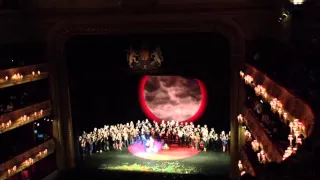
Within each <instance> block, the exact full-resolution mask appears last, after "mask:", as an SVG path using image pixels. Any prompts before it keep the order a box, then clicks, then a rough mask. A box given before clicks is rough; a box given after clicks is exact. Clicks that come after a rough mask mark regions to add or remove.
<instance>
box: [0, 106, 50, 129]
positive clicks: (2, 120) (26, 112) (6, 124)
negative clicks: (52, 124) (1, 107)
mask: <svg viewBox="0 0 320 180" xmlns="http://www.w3.org/2000/svg"><path fill="white" fill-rule="evenodd" d="M50 115H51V101H45V102H42V103H39V104H35V105H32V106H28V107H26V108H23V109H19V110H16V111H13V112H10V113H7V114H4V115H2V116H0V134H2V133H5V132H7V131H10V130H12V129H15V128H18V127H20V126H23V125H25V124H28V123H31V122H33V121H36V120H38V119H41V118H44V117H46V116H50Z"/></svg>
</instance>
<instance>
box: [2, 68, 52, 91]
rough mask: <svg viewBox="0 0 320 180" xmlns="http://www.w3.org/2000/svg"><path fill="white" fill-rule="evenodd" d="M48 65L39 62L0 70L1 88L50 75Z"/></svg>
mask: <svg viewBox="0 0 320 180" xmlns="http://www.w3.org/2000/svg"><path fill="white" fill-rule="evenodd" d="M48 74H49V73H48V65H47V64H37V65H32V66H24V67H19V68H12V69H7V70H1V71H0V88H6V87H10V86H15V85H19V84H24V83H28V82H33V81H38V80H41V79H45V78H47V77H48Z"/></svg>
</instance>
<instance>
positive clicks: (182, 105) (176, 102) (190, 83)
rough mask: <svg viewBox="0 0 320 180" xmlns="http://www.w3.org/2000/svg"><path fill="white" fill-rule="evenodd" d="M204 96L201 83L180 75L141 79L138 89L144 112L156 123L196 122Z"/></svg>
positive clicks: (202, 105) (204, 101) (204, 102)
mask: <svg viewBox="0 0 320 180" xmlns="http://www.w3.org/2000/svg"><path fill="white" fill-rule="evenodd" d="M206 95H207V94H206V90H205V87H204V85H203V83H202V82H201V81H200V80H196V79H186V78H183V77H181V76H144V77H143V78H142V80H141V84H140V89H139V96H140V104H141V107H142V109H143V111H144V113H145V114H146V116H147V117H148V118H149V119H152V120H154V121H158V122H160V121H162V120H165V121H171V120H175V121H178V122H192V121H195V120H196V119H198V118H199V117H200V116H201V115H202V113H203V111H204V109H205V107H206V98H207V97H206Z"/></svg>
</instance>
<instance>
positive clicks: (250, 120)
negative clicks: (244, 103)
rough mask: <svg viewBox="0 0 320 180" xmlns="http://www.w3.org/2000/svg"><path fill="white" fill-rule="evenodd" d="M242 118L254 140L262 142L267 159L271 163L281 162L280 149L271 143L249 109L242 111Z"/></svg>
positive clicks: (266, 133) (274, 143)
mask: <svg viewBox="0 0 320 180" xmlns="http://www.w3.org/2000/svg"><path fill="white" fill-rule="evenodd" d="M243 117H244V118H245V120H246V125H247V126H248V127H249V128H250V131H251V134H252V136H253V137H254V139H256V140H258V141H259V142H263V143H262V145H263V149H264V151H265V152H266V154H268V156H269V158H270V160H271V161H273V162H281V161H282V151H283V150H282V149H281V148H280V147H279V146H278V145H277V143H276V142H273V141H272V140H271V138H270V136H269V134H268V132H267V131H266V130H265V129H264V128H263V127H262V126H261V125H260V121H259V120H258V119H257V117H256V116H255V115H254V112H252V110H251V109H249V108H244V109H243Z"/></svg>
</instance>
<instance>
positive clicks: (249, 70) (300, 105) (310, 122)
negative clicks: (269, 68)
mask: <svg viewBox="0 0 320 180" xmlns="http://www.w3.org/2000/svg"><path fill="white" fill-rule="evenodd" d="M244 74H247V75H250V76H251V77H252V78H253V81H254V82H255V83H256V84H259V85H262V86H263V87H264V88H265V89H266V92H267V93H268V95H270V96H272V97H273V98H277V99H278V100H279V101H280V102H281V103H282V105H283V109H284V110H285V111H287V112H288V114H289V115H291V116H293V117H294V118H296V119H299V120H300V121H301V122H302V123H303V124H304V125H305V132H306V135H307V136H309V135H310V134H311V133H312V130H313V128H314V119H315V117H314V114H313V112H312V110H311V108H310V107H309V106H308V105H307V104H306V103H304V102H303V101H302V100H301V99H299V98H297V97H296V96H294V95H292V94H291V93H289V92H288V91H287V90H286V89H285V88H283V87H281V86H280V85H279V84H277V83H276V82H274V81H273V80H271V79H270V78H269V77H267V76H266V75H265V74H264V73H262V72H260V71H259V70H257V69H256V68H254V67H253V66H251V65H248V64H246V67H245V71H244Z"/></svg>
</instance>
